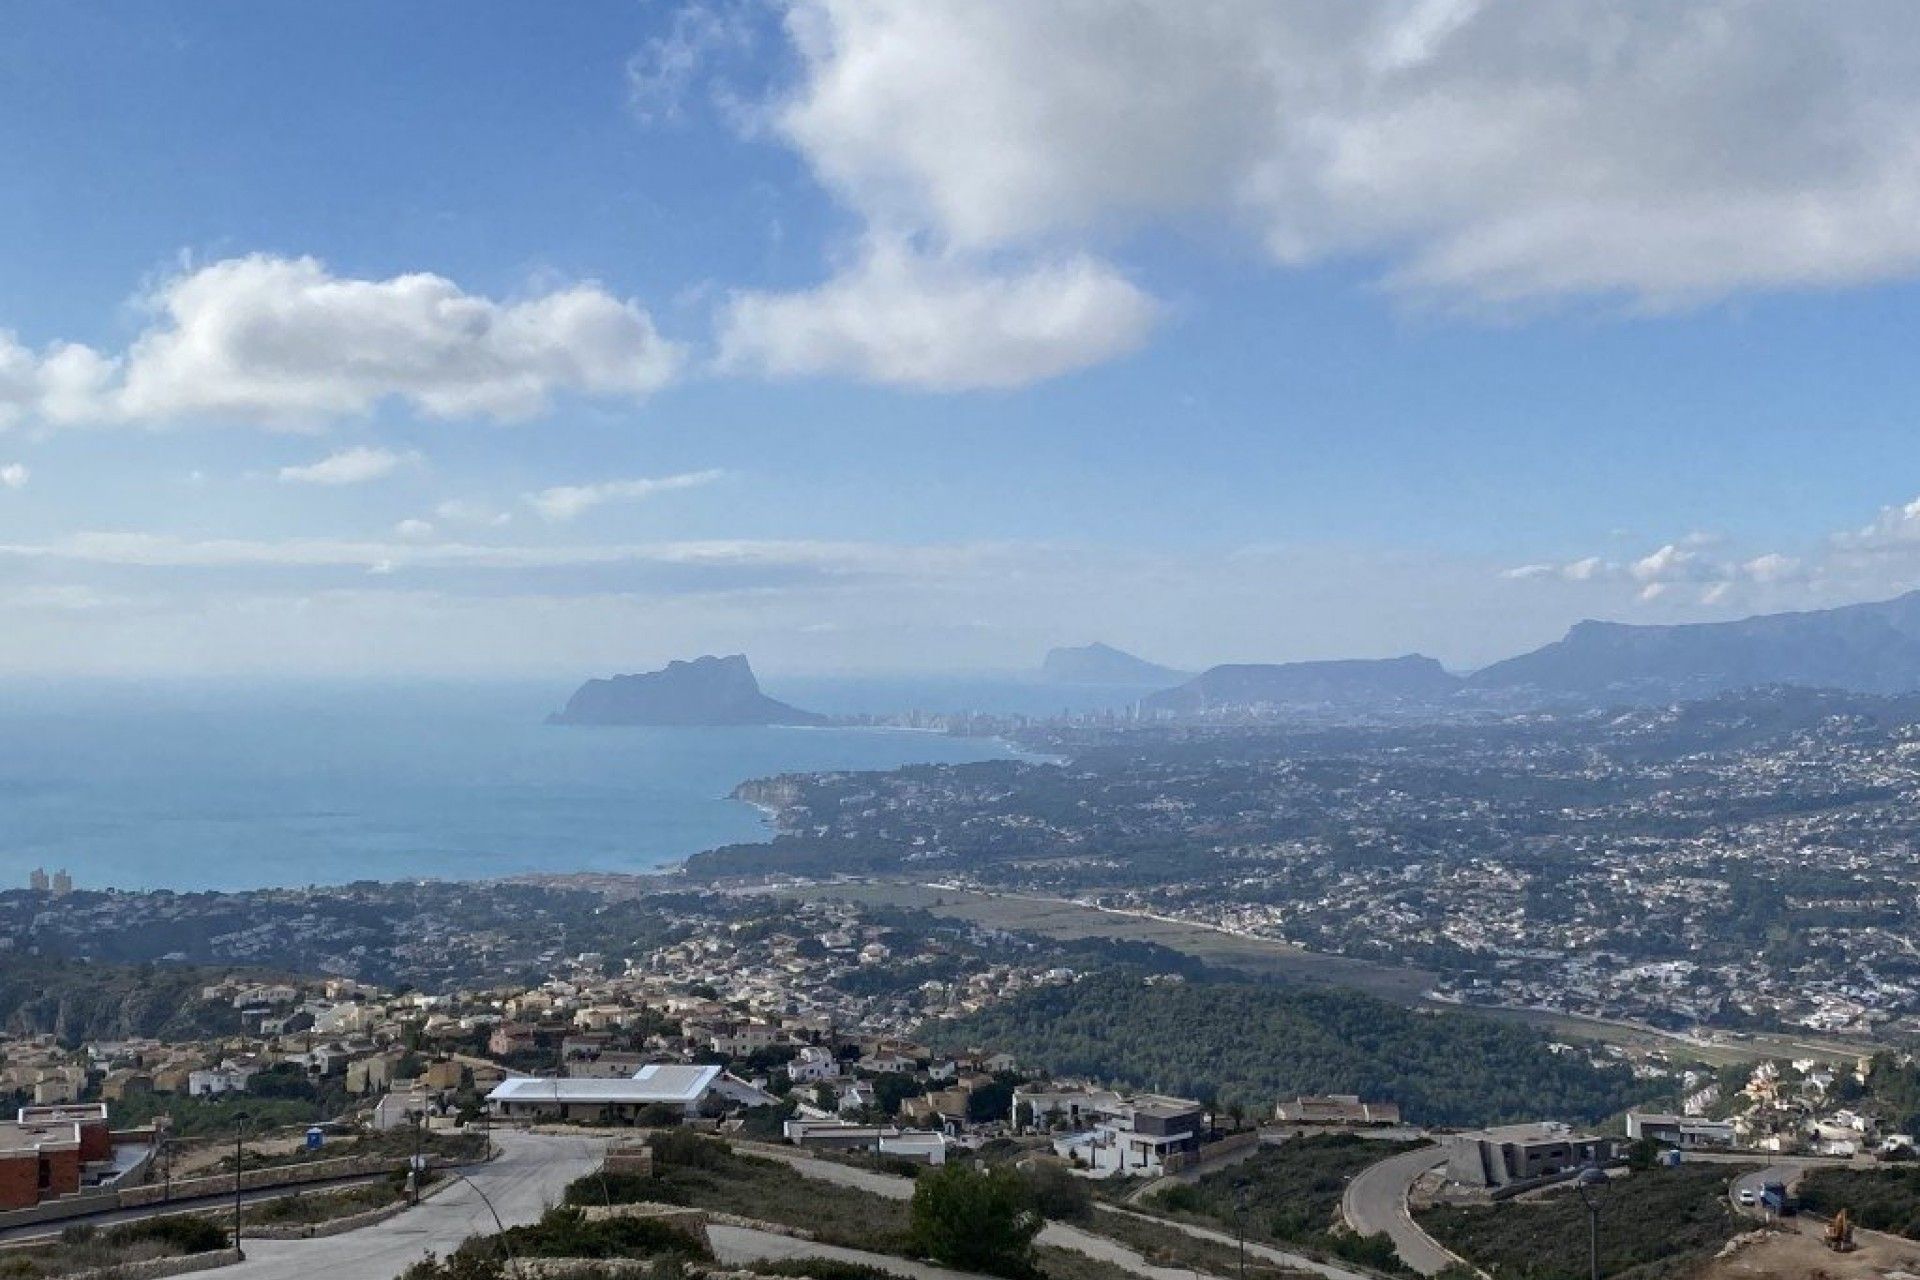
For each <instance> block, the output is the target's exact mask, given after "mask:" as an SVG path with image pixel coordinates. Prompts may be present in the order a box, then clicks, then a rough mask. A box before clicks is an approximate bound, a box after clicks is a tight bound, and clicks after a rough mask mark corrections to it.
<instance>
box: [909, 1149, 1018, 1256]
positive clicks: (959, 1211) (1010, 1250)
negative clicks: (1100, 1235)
mask: <svg viewBox="0 0 1920 1280" xmlns="http://www.w3.org/2000/svg"><path fill="white" fill-rule="evenodd" d="M911 1220H912V1230H913V1241H914V1244H915V1246H916V1247H918V1248H919V1249H920V1250H921V1251H922V1252H924V1253H925V1254H926V1255H927V1256H928V1257H930V1258H932V1259H933V1260H934V1261H936V1262H940V1263H945V1264H946V1265H948V1266H952V1267H957V1268H959V1269H961V1270H966V1271H986V1272H991V1273H992V1274H994V1275H1001V1276H1027V1275H1030V1274H1031V1273H1032V1271H1033V1238H1034V1236H1035V1235H1037V1234H1039V1231H1040V1227H1041V1225H1042V1221H1043V1220H1042V1218H1041V1216H1040V1213H1039V1211H1038V1209H1037V1208H1035V1205H1034V1197H1033V1192H1032V1190H1031V1189H1030V1188H1029V1187H1028V1186H1027V1183H1026V1180H1025V1179H1023V1178H1022V1177H1021V1176H1020V1175H1019V1174H1017V1173H1015V1172H1014V1171H1013V1170H1011V1169H1007V1168H1004V1167H1002V1168H996V1169H985V1170H979V1169H971V1168H968V1167H967V1166H965V1165H958V1164H950V1165H944V1166H942V1167H941V1168H939V1169H936V1170H934V1171H933V1172H931V1173H929V1174H927V1175H926V1176H925V1177H923V1178H921V1179H920V1180H919V1181H918V1182H917V1183H915V1184H914V1188H913V1205H912V1218H911Z"/></svg>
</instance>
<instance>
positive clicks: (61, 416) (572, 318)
mask: <svg viewBox="0 0 1920 1280" xmlns="http://www.w3.org/2000/svg"><path fill="white" fill-rule="evenodd" d="M143 301H144V303H145V305H146V306H147V308H148V310H149V311H150V312H151V313H152V317H153V318H152V322H151V323H150V324H149V326H148V327H147V328H146V329H145V330H144V331H143V332H142V333H141V334H140V335H139V336H138V337H137V338H135V339H134V341H133V342H132V344H131V345H130V346H129V347H128V348H127V350H126V351H125V352H124V353H122V354H120V355H107V354H103V353H101V352H98V351H94V350H92V349H91V348H87V347H83V346H77V345H74V344H59V345H55V346H53V347H50V348H48V349H47V350H46V351H44V352H42V353H38V354H36V353H35V352H33V351H30V350H28V349H27V348H25V347H23V346H22V345H21V344H20V343H19V342H18V341H17V340H16V339H15V338H14V337H13V336H12V335H11V334H7V333H3V332H0V426H5V425H8V424H9V423H11V422H19V421H39V422H44V423H48V424H52V425H62V424H69V423H120V422H127V423H141V424H153V423H163V422H171V421H176V420H180V419H184V418H199V419H211V420H216V421H231V422H244V423H250V424H257V425H265V426H277V427H303V426H312V425H316V424H319V423H322V422H324V421H326V420H328V419H334V418H341V417H356V416H361V415H365V414H367V413H369V412H371V411H372V410H374V409H375V408H376V407H378V406H379V405H381V404H382V403H384V402H386V401H389V400H393V401H399V402H401V403H404V404H407V405H409V406H411V407H412V408H414V409H416V410H418V411H419V412H422V413H425V414H428V415H431V416H434V417H441V418H467V417H474V418H492V419H496V420H514V419H523V418H528V417H532V416H534V415H537V414H539V413H541V412H542V411H544V410H545V409H547V408H548V407H549V405H550V404H551V403H552V401H553V399H554V397H555V396H558V395H561V394H568V393H572V394H582V395H591V396H603V397H611V398H618V399H626V400H633V399H638V398H641V397H644V396H645V395H647V394H648V393H650V392H653V391H656V390H658V389H659V388H660V387H662V386H664V385H666V384H667V383H668V382H670V381H672V380H673V378H674V377H675V376H676V374H677V373H678V371H679V369H680V366H681V363H682V353H681V351H680V349H679V347H677V346H676V345H675V344H673V343H671V342H668V341H666V340H665V339H663V338H662V337H661V336H660V335H659V334H658V332H656V330H655V329H654V326H653V322H652V320H651V319H650V318H649V317H648V315H647V313H646V312H645V311H644V310H642V309H641V308H640V307H639V306H638V305H636V304H635V303H633V302H628V301H622V300H620V299H618V298H615V297H613V296H612V295H611V294H609V293H608V292H607V291H606V290H605V289H603V288H601V287H600V286H599V285H597V284H592V283H585V284H576V285H572V286H569V287H566V288H562V289H558V290H554V291H552V292H548V293H544V294H540V295H538V296H535V297H530V298H526V299H523V300H519V301H511V302H500V301H495V300H493V299H490V298H485V297H480V296H477V295H474V294H469V293H466V292H464V291H462V290H461V289H460V288H459V286H457V285H455V284H454V283H453V282H452V281H450V280H447V279H445V278H444V277H441V276H436V275H431V274H426V273H415V274H410V275H401V276H393V277H391V278H388V279H384V280H361V279H352V278H345V277H340V276H336V275H334V274H332V273H331V272H330V271H328V270H327V268H326V267H325V266H324V265H322V264H321V263H320V262H319V261H318V260H316V259H313V258H280V257H273V256H270V255H266V254H254V255H250V256H247V257H242V258H229V259H226V260H224V261H220V262H215V263H211V264H209V265H207V266H204V267H200V268H198V269H195V270H191V271H187V272H184V273H182V274H180V275H177V276H174V277H172V278H170V279H168V280H165V281H163V282H162V283H161V284H160V285H159V286H158V287H157V288H156V289H154V290H153V291H152V292H151V294H150V295H149V296H148V297H147V298H145V299H144V300H143Z"/></svg>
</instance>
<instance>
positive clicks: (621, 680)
mask: <svg viewBox="0 0 1920 1280" xmlns="http://www.w3.org/2000/svg"><path fill="white" fill-rule="evenodd" d="M549 720H550V722H551V723H553V724H569V725H675V726H700V725H715V726H725V725H772V724H797V725H815V724H825V723H826V717H825V716H822V715H816V714H815V713H814V712H811V711H802V710H800V709H799V708H798V707H790V706H788V705H787V704H786V703H784V702H780V701H778V700H776V699H774V698H769V697H768V696H767V695H766V694H764V693H762V692H760V682H759V681H758V680H756V679H755V678H754V675H753V668H752V667H751V666H750V665H748V663H747V659H746V657H745V655H743V654H738V653H736V654H734V655H732V656H731V657H726V658H715V657H711V656H709V657H704V658H695V659H694V660H693V661H692V662H670V663H668V664H667V665H666V666H665V667H664V668H663V669H661V670H659V671H649V672H646V673H644V674H641V675H626V676H613V677H611V678H609V679H605V680H589V681H587V682H586V683H585V684H583V685H581V686H580V688H579V689H577V690H576V691H575V692H574V695H573V697H571V698H569V699H568V700H567V705H566V708H565V709H564V710H563V711H560V712H559V713H558V714H556V715H554V716H551V717H549Z"/></svg>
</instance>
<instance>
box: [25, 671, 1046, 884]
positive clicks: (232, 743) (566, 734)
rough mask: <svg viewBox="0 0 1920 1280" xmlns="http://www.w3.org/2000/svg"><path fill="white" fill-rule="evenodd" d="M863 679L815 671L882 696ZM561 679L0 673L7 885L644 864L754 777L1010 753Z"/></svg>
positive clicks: (741, 833)
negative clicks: (603, 694) (680, 714)
mask: <svg viewBox="0 0 1920 1280" xmlns="http://www.w3.org/2000/svg"><path fill="white" fill-rule="evenodd" d="M857 684H858V682H852V681H842V682H839V683H838V684H837V685H831V686H830V684H829V683H823V682H813V684H812V687H811V688H809V689H807V690H806V691H807V692H811V693H814V694H816V695H819V696H820V697H821V699H822V701H824V702H828V703H835V704H838V705H835V706H829V707H827V708H826V709H829V710H838V709H839V708H840V707H841V706H853V705H860V704H865V705H871V706H873V707H874V709H880V708H879V707H878V706H877V704H875V702H874V699H873V697H872V695H869V694H862V693H860V692H858V691H857ZM570 688H571V686H570V685H568V684H566V683H560V684H552V683H542V682H532V683H525V684H521V683H514V684H420V683H408V684H381V683H352V684H345V683H343V684H313V685H248V686H232V685H227V684H213V683H204V684H203V683H162V684H152V683H134V682H105V683H102V682H87V683H85V684H72V685H67V684H46V683H36V684H24V683H23V684H13V685H7V686H0V885H7V886H13V887H25V886H26V884H27V880H28V876H29V875H30V873H31V872H32V871H33V869H35V868H36V867H39V868H45V869H46V870H47V871H48V872H49V873H51V872H53V871H56V870H59V869H63V868H64V869H66V870H67V871H69V872H70V873H71V875H72V876H73V879H74V882H75V884H76V885H78V886H80V887H82V888H95V889H101V888H117V889H150V888H169V889H178V890H200V889H244V888H259V887H269V886H289V885H308V884H339V883H346V882H350V881H354V880H369V879H374V880H394V879H411V878H439V879H484V878H490V877H496V876H507V875H517V874H524V873H530V872H568V871H629V872H637V871H646V870H651V869H656V868H659V867H661V866H663V865H667V864H670V863H673V862H676V861H678V860H680V859H682V858H685V857H687V856H689V855H691V854H693V853H696V852H699V851H700V850H702V849H707V848H712V847H714V846H717V845H723V844H729V843H734V842H739V841H750V840H762V839H766V838H767V837H768V834H769V832H768V829H767V826H766V823H765V820H764V817H763V815H761V814H760V813H759V812H758V811H756V810H754V809H753V808H752V807H751V806H748V805H745V804H742V803H739V802H737V801H734V800H731V799H729V798H728V793H729V792H730V791H731V790H732V789H733V788H734V787H735V786H736V785H737V784H739V783H740V782H742V781H744V780H746V779H748V778H754V777H761V776H765V775H769V774H775V773H783V772H795V771H814V770H838V769H889V768H895V767H898V766H900V765H904V764H912V763H938V762H958V761H967V760H983V759H992V758H1002V757H1005V756H1007V755H1009V754H1010V749H1009V748H1008V747H1007V746H1006V745H1005V744H1003V743H999V742H994V741H987V740H981V739H961V738H952V737H947V736H943V735H940V734H934V733H920V732H908V731H900V730H885V729H800V728H744V729H742V728H729V729H682V728H673V729H656V728H618V729H578V728H561V727H556V726H550V725H547V724H544V723H543V720H544V717H545V716H546V714H547V713H548V712H549V711H551V710H553V709H554V708H556V707H558V706H560V705H561V704H562V703H563V702H564V701H565V699H566V695H567V693H568V692H569V691H570ZM836 690H837V692H836ZM769 691H770V692H772V693H774V694H775V695H776V696H779V695H780V694H781V693H782V692H783V690H782V689H781V688H780V687H779V686H778V685H770V687H769ZM992 700H993V699H987V700H986V701H992ZM980 705H985V702H981V703H980Z"/></svg>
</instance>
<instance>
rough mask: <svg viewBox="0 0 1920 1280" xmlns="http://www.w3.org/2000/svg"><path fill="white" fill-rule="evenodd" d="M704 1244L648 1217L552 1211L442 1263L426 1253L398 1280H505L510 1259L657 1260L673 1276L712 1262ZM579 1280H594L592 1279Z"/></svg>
mask: <svg viewBox="0 0 1920 1280" xmlns="http://www.w3.org/2000/svg"><path fill="white" fill-rule="evenodd" d="M712 1256H713V1255H712V1254H711V1253H710V1252H709V1251H708V1249H707V1247H706V1245H705V1244H703V1243H702V1242H700V1241H699V1240H696V1239H694V1238H693V1237H692V1236H691V1235H689V1234H688V1233H687V1232H685V1231H683V1230H681V1229H680V1228H679V1227H677V1226H675V1225H673V1224H672V1223H669V1222H660V1221H655V1220H654V1219H651V1218H603V1219H600V1220H598V1221H588V1220H587V1218H586V1215H584V1214H583V1213H581V1212H580V1210H578V1209H568V1208H561V1209H552V1210H549V1211H548V1212H547V1214H546V1216H545V1217H543V1218H541V1219H540V1221H539V1222H537V1223H534V1224H533V1225H532V1226H530V1227H509V1228H507V1230H506V1231H505V1232H504V1233H501V1234H497V1235H491V1236H476V1237H474V1238H473V1239H471V1240H469V1241H467V1243H465V1244H463V1245H461V1246H460V1247H459V1248H458V1249H456V1250H454V1251H453V1253H452V1255H450V1256H449V1257H448V1258H447V1259H446V1260H445V1261H442V1260H440V1259H438V1258H435V1257H433V1256H432V1255H428V1256H427V1257H426V1258H424V1259H422V1260H421V1261H419V1262H416V1263H414V1264H413V1265H412V1266H411V1267H408V1268H407V1269H406V1271H404V1272H402V1273H401V1276H402V1280H503V1277H505V1276H507V1275H508V1274H509V1268H508V1265H507V1262H508V1259H520V1258H656V1259H659V1262H658V1263H657V1264H656V1267H655V1271H656V1273H657V1274H659V1275H661V1276H669V1275H673V1274H675V1273H677V1272H678V1271H679V1270H680V1268H679V1267H678V1265H677V1264H678V1263H680V1262H684V1261H686V1260H688V1259H711V1258H712ZM577 1280H593V1277H591V1276H582V1277H577Z"/></svg>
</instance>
